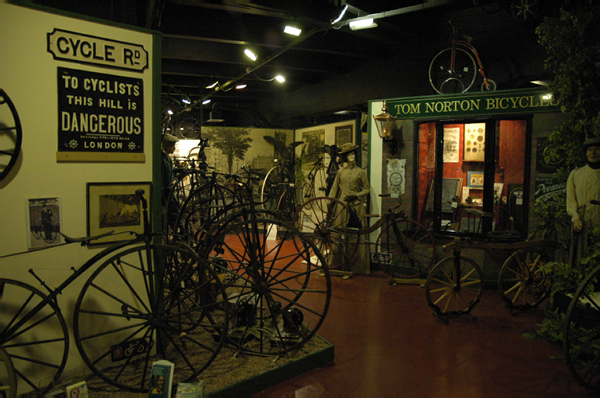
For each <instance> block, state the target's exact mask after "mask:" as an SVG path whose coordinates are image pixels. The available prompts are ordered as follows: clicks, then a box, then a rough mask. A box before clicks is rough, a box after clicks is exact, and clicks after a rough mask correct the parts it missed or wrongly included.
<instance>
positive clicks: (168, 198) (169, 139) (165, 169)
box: [161, 134, 180, 230]
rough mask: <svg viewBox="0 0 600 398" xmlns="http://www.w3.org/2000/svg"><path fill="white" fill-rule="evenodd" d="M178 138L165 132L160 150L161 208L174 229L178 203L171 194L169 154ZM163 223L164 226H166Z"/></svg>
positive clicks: (171, 163)
mask: <svg viewBox="0 0 600 398" xmlns="http://www.w3.org/2000/svg"><path fill="white" fill-rule="evenodd" d="M178 141H179V139H178V138H177V137H175V136H174V135H171V134H165V135H164V136H163V139H162V145H161V148H162V151H161V158H162V163H161V174H162V184H163V208H164V212H165V213H166V222H167V225H168V226H169V227H171V229H172V230H173V229H174V226H175V221H176V219H177V216H178V215H179V209H180V207H179V203H177V199H175V196H174V195H173V192H172V188H173V161H172V160H171V155H172V154H173V152H175V148H176V146H177V142H178ZM167 225H165V227H166V226H167Z"/></svg>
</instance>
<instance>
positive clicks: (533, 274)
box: [498, 246, 551, 309]
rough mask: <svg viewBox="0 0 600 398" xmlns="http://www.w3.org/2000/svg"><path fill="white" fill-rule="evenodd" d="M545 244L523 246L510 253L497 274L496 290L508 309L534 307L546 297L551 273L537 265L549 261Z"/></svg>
mask: <svg viewBox="0 0 600 398" xmlns="http://www.w3.org/2000/svg"><path fill="white" fill-rule="evenodd" d="M548 250H549V248H548V247H547V246H539V247H532V248H528V249H522V250H519V251H516V252H514V253H513V254H511V255H510V257H508V258H507V259H506V261H505V262H504V264H503V265H502V268H501V269H500V272H499V273H498V293H500V297H501V298H502V300H503V301H504V302H505V303H506V306H507V307H508V308H510V309H513V308H515V309H528V308H535V307H537V306H538V305H540V303H541V302H542V301H544V300H545V299H546V297H548V294H549V293H550V287H551V279H550V275H546V273H545V272H544V271H543V270H541V269H540V268H541V267H542V266H543V265H544V264H546V263H547V262H548V261H550V259H549V257H548V255H547V252H548Z"/></svg>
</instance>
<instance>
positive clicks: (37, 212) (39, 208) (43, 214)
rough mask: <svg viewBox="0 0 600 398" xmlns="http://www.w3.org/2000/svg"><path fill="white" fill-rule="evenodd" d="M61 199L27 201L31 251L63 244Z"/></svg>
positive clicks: (28, 240) (28, 241) (28, 242)
mask: <svg viewBox="0 0 600 398" xmlns="http://www.w3.org/2000/svg"><path fill="white" fill-rule="evenodd" d="M60 217H61V208H60V198H38V199H29V200H27V221H28V224H29V225H28V228H27V230H28V235H29V236H28V239H27V246H28V248H29V249H38V248H42V247H46V246H52V245H59V244H61V243H63V238H62V235H60V233H59V232H60V226H61V218H60Z"/></svg>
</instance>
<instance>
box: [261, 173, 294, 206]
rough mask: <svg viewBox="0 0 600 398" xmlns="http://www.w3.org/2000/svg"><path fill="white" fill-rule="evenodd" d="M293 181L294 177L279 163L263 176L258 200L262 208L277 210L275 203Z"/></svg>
mask: <svg viewBox="0 0 600 398" xmlns="http://www.w3.org/2000/svg"><path fill="white" fill-rule="evenodd" d="M294 183H295V180H294V178H293V177H292V175H291V174H290V172H289V171H288V169H286V168H285V167H283V166H281V165H277V166H275V167H273V168H271V170H269V172H268V173H267V175H266V176H265V180H264V181H263V184H262V187H261V190H260V202H261V203H262V208H263V209H264V210H271V211H275V210H277V204H278V201H279V198H280V197H281V195H282V194H283V193H284V191H285V190H286V189H289V188H290V185H291V186H293V184H294Z"/></svg>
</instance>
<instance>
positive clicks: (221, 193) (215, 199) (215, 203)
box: [176, 183, 236, 241]
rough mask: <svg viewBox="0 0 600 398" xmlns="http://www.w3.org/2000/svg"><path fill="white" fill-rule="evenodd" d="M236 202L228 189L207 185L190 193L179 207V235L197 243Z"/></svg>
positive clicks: (177, 223)
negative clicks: (186, 236)
mask: <svg viewBox="0 0 600 398" xmlns="http://www.w3.org/2000/svg"><path fill="white" fill-rule="evenodd" d="M235 201H236V198H235V194H234V192H233V191H232V190H230V189H229V188H227V187H225V186H222V185H219V184H213V183H208V184H205V185H202V186H200V187H199V188H198V189H195V190H194V191H192V192H191V193H190V195H189V197H188V198H187V199H186V200H185V202H184V203H183V205H182V206H181V211H180V212H179V216H178V217H177V221H176V225H178V227H179V228H180V229H181V230H180V233H182V234H184V235H188V236H189V237H193V239H194V240H196V241H198V240H200V239H202V238H203V235H205V234H206V233H208V231H209V230H210V229H211V227H213V226H214V225H215V223H217V222H218V221H219V219H222V218H223V217H225V216H226V215H227V214H228V210H231V209H232V207H233V206H234V203H235Z"/></svg>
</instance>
